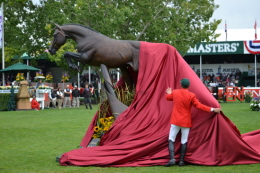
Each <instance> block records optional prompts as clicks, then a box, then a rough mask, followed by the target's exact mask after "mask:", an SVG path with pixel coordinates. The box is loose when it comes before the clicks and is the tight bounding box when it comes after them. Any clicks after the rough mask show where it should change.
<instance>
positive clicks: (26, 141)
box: [0, 102, 260, 173]
mask: <svg viewBox="0 0 260 173" xmlns="http://www.w3.org/2000/svg"><path fill="white" fill-rule="evenodd" d="M221 106H222V109H223V112H224V113H225V115H226V116H227V117H229V118H230V119H231V120H232V121H233V122H234V123H235V124H236V125H237V127H238V129H239V130H240V132H241V133H246V132H250V131H254V130H257V129H260V112H255V111H251V110H250V109H249V104H248V103H240V102H228V103H221ZM97 107H98V106H97V105H94V109H93V110H89V109H88V110H87V109H85V108H84V107H83V106H82V107H81V108H80V109H69V108H66V109H61V110H59V109H55V110H54V109H45V110H40V111H14V112H8V111H6V112H0V172H3V173H33V172H35V173H65V172H68V173H74V172H75V173H81V172H84V173H86V172H91V173H123V172H124V173H135V172H138V173H155V172H156V173H167V172H169V173H170V172H171V173H172V172H185V173H191V172H192V173H193V172H198V173H200V172H201V173H205V172H217V173H221V172H227V173H230V172H245V173H248V172H256V173H259V172H260V164H251V165H232V166H198V165H188V166H185V167H179V166H173V167H169V168H166V167H163V166H152V167H123V168H109V167H105V168H102V167H76V166H60V165H59V163H58V162H56V161H55V157H56V156H57V155H60V154H62V153H64V152H67V151H70V150H72V149H75V148H77V147H78V146H79V143H80V141H81V139H82V137H83V136H84V134H85V132H86V130H87V127H88V125H89V123H90V121H91V119H92V117H93V115H94V113H95V112H96V110H97Z"/></svg>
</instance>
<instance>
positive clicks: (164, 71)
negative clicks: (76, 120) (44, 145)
mask: <svg viewBox="0 0 260 173" xmlns="http://www.w3.org/2000/svg"><path fill="white" fill-rule="evenodd" d="M182 78H189V79H190V83H191V84H190V88H189V90H190V91H191V92H193V93H195V94H196V95H197V98H198V99H199V100H200V102H201V103H203V104H205V105H207V106H210V107H219V103H218V102H217V101H216V99H215V98H214V97H213V96H212V95H211V94H210V93H209V92H208V90H207V88H206V87H205V86H204V85H203V83H202V82H201V81H200V79H199V78H198V77H197V75H196V74H195V73H194V72H193V70H192V69H191V68H190V67H189V65H188V64H187V63H186V62H185V61H184V60H183V58H182V57H181V56H180V55H179V54H178V52H177V51H176V49H175V48H174V47H172V46H170V45H167V44H161V43H146V42H141V49H140V55H139V72H138V79H137V86H136V95H135V100H134V101H133V103H132V104H131V105H130V106H129V108H128V109H127V110H126V111H124V112H123V113H122V114H121V115H120V116H119V117H118V119H117V120H116V121H115V122H114V124H113V126H112V127H111V129H110V130H109V131H108V132H107V133H106V134H105V135H104V136H103V137H102V140H101V145H102V146H97V147H88V148H81V149H75V150H72V151H69V152H67V153H64V154H63V155H62V157H61V159H60V164H61V165H78V166H114V167H123V166H152V165H164V164H166V163H167V162H168V159H169V154H168V134H169V128H170V115H171V111H172V106H173V105H172V102H170V101H166V99H165V95H166V93H165V90H166V88H167V87H171V88H173V89H177V88H180V80H181V79H182ZM241 116H242V115H241ZM96 118H97V116H96V115H95V116H94V118H93V120H92V122H91V124H90V126H89V128H88V131H87V133H86V135H85V136H84V138H83V139H82V141H81V146H83V147H85V146H87V145H88V143H89V142H90V140H91V136H92V134H93V127H94V125H95V121H96ZM192 121H193V122H192V123H193V126H192V128H191V131H190V135H189V141H188V148H187V154H186V157H185V160H186V161H188V162H190V163H193V164H200V165H231V164H251V163H260V154H259V153H260V145H259V144H260V130H258V131H254V132H251V133H247V134H244V135H242V136H241V135H240V133H239V131H238V130H237V128H236V126H235V125H234V124H233V123H232V122H231V121H230V120H229V119H228V118H227V117H226V116H225V115H224V114H214V113H207V112H203V111H200V110H198V109H196V108H194V107H193V108H192ZM175 145H176V147H175V151H176V152H175V153H176V156H175V157H176V158H177V160H178V158H179V155H180V154H179V150H180V135H178V136H177V140H176V142H175Z"/></svg>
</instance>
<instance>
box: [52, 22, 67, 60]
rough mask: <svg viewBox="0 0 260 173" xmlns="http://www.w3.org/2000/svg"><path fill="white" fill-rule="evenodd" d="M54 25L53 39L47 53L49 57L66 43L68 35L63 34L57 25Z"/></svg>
mask: <svg viewBox="0 0 260 173" xmlns="http://www.w3.org/2000/svg"><path fill="white" fill-rule="evenodd" d="M55 25H56V30H55V32H54V34H53V36H54V39H53V40H52V43H51V46H50V48H49V52H50V54H51V55H55V54H56V51H57V50H59V48H60V47H61V46H62V45H64V44H65V43H66V41H67V38H68V35H66V34H65V32H64V31H63V30H62V28H61V27H60V26H59V25H57V24H55Z"/></svg>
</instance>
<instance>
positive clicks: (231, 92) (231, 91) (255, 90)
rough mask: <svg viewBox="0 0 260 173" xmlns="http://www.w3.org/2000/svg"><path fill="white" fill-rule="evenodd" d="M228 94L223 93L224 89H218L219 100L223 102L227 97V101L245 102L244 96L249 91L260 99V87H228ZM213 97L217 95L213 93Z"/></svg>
mask: <svg viewBox="0 0 260 173" xmlns="http://www.w3.org/2000/svg"><path fill="white" fill-rule="evenodd" d="M226 91H227V92H224V91H223V87H218V91H217V92H218V100H223V99H224V96H226V99H225V100H226V101H236V100H240V101H244V97H242V95H243V96H244V95H245V93H246V92H247V91H251V93H252V94H253V97H260V87H227V90H226ZM211 93H212V95H215V94H216V93H215V94H214V92H212V91H211Z"/></svg>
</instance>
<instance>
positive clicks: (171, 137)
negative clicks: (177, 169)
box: [169, 124, 190, 144]
mask: <svg viewBox="0 0 260 173" xmlns="http://www.w3.org/2000/svg"><path fill="white" fill-rule="evenodd" d="M180 130H181V144H185V143H186V142H188V136H189V133H190V128H188V127H180V126H176V125H174V124H171V128H170V133H169V140H171V141H172V142H175V139H176V136H177V134H178V132H179V131H180Z"/></svg>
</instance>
